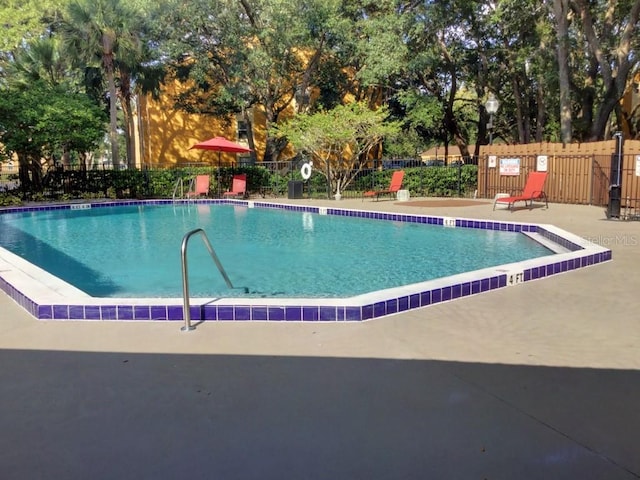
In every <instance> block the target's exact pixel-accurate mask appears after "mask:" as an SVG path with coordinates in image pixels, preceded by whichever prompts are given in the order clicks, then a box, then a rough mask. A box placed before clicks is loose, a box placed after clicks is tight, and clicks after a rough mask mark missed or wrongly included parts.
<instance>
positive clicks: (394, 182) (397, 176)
mask: <svg viewBox="0 0 640 480" xmlns="http://www.w3.org/2000/svg"><path fill="white" fill-rule="evenodd" d="M403 180H404V170H396V171H395V172H393V176H392V177H391V183H390V184H389V188H388V189H386V190H369V191H368V192H364V193H363V194H362V195H363V197H376V200H378V199H379V198H380V196H381V195H389V196H391V195H397V194H398V190H400V189H401V188H402V181H403Z"/></svg>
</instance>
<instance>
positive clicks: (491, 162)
mask: <svg viewBox="0 0 640 480" xmlns="http://www.w3.org/2000/svg"><path fill="white" fill-rule="evenodd" d="M497 161H498V157H496V156H495V155H489V168H496V162H497Z"/></svg>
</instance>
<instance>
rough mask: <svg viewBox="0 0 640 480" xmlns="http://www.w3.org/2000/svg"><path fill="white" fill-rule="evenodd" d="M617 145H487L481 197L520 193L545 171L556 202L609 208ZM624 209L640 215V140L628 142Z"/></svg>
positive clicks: (550, 195)
mask: <svg viewBox="0 0 640 480" xmlns="http://www.w3.org/2000/svg"><path fill="white" fill-rule="evenodd" d="M615 153H616V140H607V141H604V142H592V143H581V144H569V145H566V146H563V145H562V144H558V143H533V144H526V145H485V146H483V147H482V148H481V149H480V156H479V158H478V196H479V197H481V198H494V197H495V195H496V194H498V193H509V194H512V193H520V192H521V191H522V189H523V188H524V185H525V182H526V179H527V176H528V174H529V172H534V171H537V170H543V169H544V166H545V164H546V170H547V172H548V174H547V180H546V183H545V186H544V190H545V193H546V194H547V196H548V198H549V201H550V202H556V203H573V204H588V205H599V206H604V205H607V204H608V202H609V186H610V185H611V183H612V182H611V166H612V160H613V159H615V160H617V156H616V155H615ZM620 180H621V184H622V206H623V207H626V208H631V209H634V210H636V211H638V210H640V140H625V141H624V143H623V155H622V171H621V179H620Z"/></svg>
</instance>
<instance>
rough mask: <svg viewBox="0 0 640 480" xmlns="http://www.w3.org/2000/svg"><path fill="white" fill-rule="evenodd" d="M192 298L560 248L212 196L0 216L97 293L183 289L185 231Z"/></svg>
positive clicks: (9, 243)
mask: <svg viewBox="0 0 640 480" xmlns="http://www.w3.org/2000/svg"><path fill="white" fill-rule="evenodd" d="M196 228H202V229H204V230H205V232H206V235H207V238H208V239H209V240H210V241H211V244H212V245H213V247H214V249H215V251H216V253H217V256H218V257H219V258H220V261H221V263H222V265H223V267H224V269H225V271H226V273H227V275H228V277H229V279H230V280H231V281H232V284H233V285H234V286H235V287H237V288H235V289H230V288H229V287H228V286H227V285H226V283H225V281H224V278H223V277H222V275H221V274H220V273H219V272H218V270H217V269H216V267H215V264H214V262H213V261H212V260H211V259H210V258H209V255H208V252H207V250H206V248H205V245H204V243H203V242H201V241H199V240H198V238H197V237H196V238H194V241H193V242H192V243H190V245H189V250H188V264H189V285H190V294H191V296H193V297H205V296H209V297H214V296H215V297H229V296H242V297H285V298H286V297H298V298H301V297H302V298H304V297H310V298H332V297H335V298H340V297H352V296H355V295H361V294H364V293H367V292H371V291H376V290H384V289H387V288H393V287H399V286H402V285H408V284H413V283H419V282H424V281H427V280H434V279H437V278H442V277H448V276H451V275H454V274H458V273H463V272H468V271H471V270H478V269H480V268H487V267H491V266H494V265H500V264H504V263H513V262H519V261H523V260H528V259H531V258H536V257H541V256H544V255H549V254H551V253H553V252H552V251H551V250H549V249H548V248H547V247H545V246H544V245H542V244H540V243H539V242H536V241H535V240H533V239H531V238H530V237H528V236H526V235H515V234H513V232H506V231H496V230H482V229H473V228H463V229H461V228H457V229H456V228H449V229H445V228H442V227H441V226H437V225H424V224H419V223H410V222H381V221H378V220H373V219H367V218H357V217H355V218H354V217H345V216H339V215H318V214H314V213H309V212H291V211H285V210H281V209H278V210H276V209H265V208H247V207H246V206H234V205H215V204H199V205H194V204H178V205H128V206H119V207H113V206H110V207H102V208H85V209H76V210H50V211H47V212H24V213H16V214H13V215H2V216H0V247H4V248H6V249H7V250H9V251H11V252H13V253H15V254H16V255H18V256H20V257H22V258H24V259H25V260H27V261H29V262H30V263H32V264H34V265H37V266H39V267H41V268H42V269H44V270H46V271H47V272H49V273H51V274H53V275H55V276H56V277H58V278H60V279H62V280H64V281H66V282H68V283H70V284H72V285H74V286H75V287H77V288H78V289H80V290H83V291H84V292H85V293H87V294H89V295H91V296H93V297H129V298H136V297H179V296H181V295H182V281H181V275H180V272H181V262H180V246H181V242H182V239H183V236H184V235H185V234H186V233H187V232H189V231H192V230H193V229H196Z"/></svg>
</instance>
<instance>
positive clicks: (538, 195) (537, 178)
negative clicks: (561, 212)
mask: <svg viewBox="0 0 640 480" xmlns="http://www.w3.org/2000/svg"><path fill="white" fill-rule="evenodd" d="M546 178H547V172H531V173H530V174H529V176H528V177H527V183H526V184H525V186H524V190H523V191H522V194H521V195H512V196H510V197H502V198H496V200H495V202H493V209H494V210H495V209H496V204H498V203H506V204H507V205H508V207H507V208H509V210H512V211H513V204H514V203H516V202H524V205H525V207H526V206H527V202H529V205H528V206H529V208H532V207H533V201H534V200H544V202H545V204H546V206H547V208H549V202H548V201H547V195H546V193H544V190H543V187H544V181H545V180H546Z"/></svg>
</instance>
